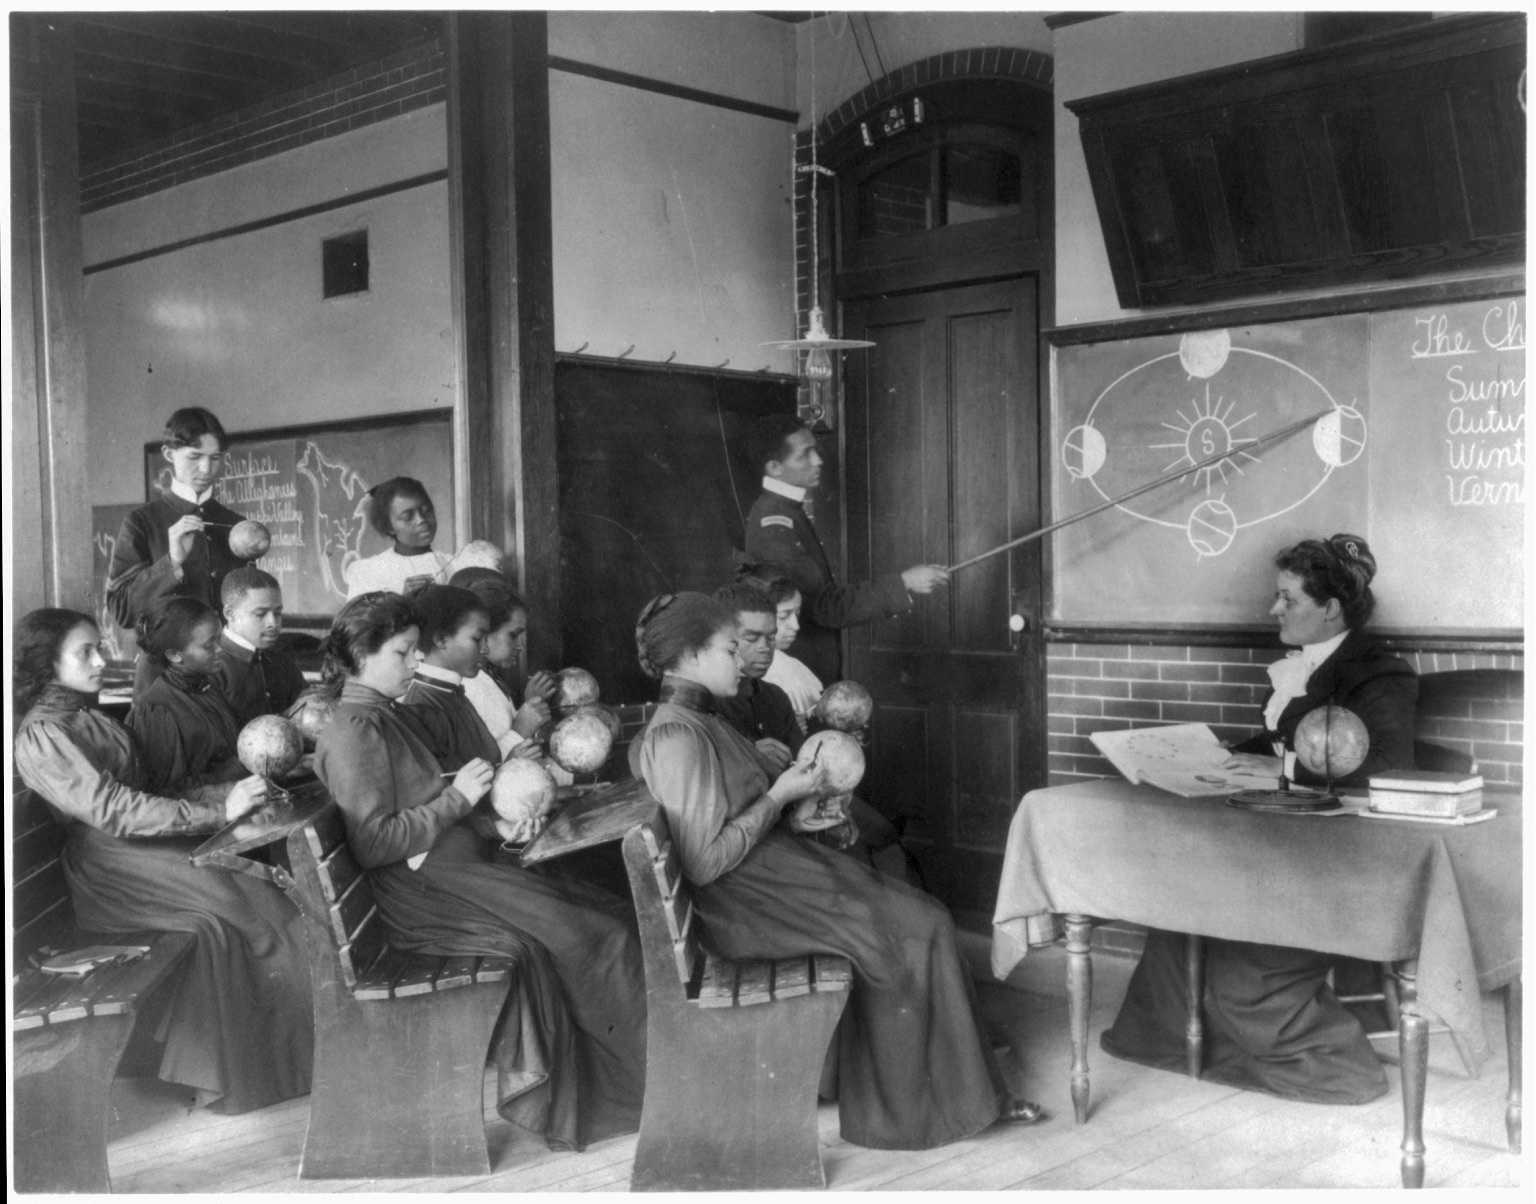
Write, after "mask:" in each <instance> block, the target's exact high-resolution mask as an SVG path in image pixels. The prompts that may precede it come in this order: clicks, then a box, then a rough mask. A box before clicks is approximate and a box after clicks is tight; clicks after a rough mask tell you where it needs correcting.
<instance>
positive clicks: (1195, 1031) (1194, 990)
mask: <svg viewBox="0 0 1536 1204" xmlns="http://www.w3.org/2000/svg"><path fill="white" fill-rule="evenodd" d="M1184 992H1185V995H1186V997H1187V998H1188V1000H1189V1006H1188V1010H1187V1011H1186V1012H1185V1014H1184V1061H1185V1065H1186V1066H1187V1068H1188V1070H1189V1077H1190V1078H1192V1079H1198V1078H1199V1077H1200V1062H1201V1047H1202V1046H1203V1045H1204V1042H1205V1027H1204V1024H1203V1023H1202V1021H1201V1019H1200V1001H1201V1000H1202V999H1203V998H1204V997H1205V942H1204V941H1202V940H1201V939H1200V938H1199V937H1198V936H1196V935H1195V934H1194V933H1192V932H1191V933H1188V934H1186V935H1185V937H1184Z"/></svg>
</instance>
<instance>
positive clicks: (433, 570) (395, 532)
mask: <svg viewBox="0 0 1536 1204" xmlns="http://www.w3.org/2000/svg"><path fill="white" fill-rule="evenodd" d="M368 525H369V526H371V527H372V528H373V529H374V530H375V531H377V532H378V533H379V534H380V535H382V536H383V537H384V538H385V539H388V540H392V541H393V542H392V543H391V544H390V546H389V547H387V548H385V549H384V550H383V551H382V552H379V553H377V554H376V555H373V556H365V557H364V558H363V559H361V560H354V561H353V562H352V563H351V564H350V565H349V566H348V567H347V570H346V574H347V597H348V598H349V599H351V598H356V597H358V596H359V595H361V594H370V593H373V592H375V591H377V590H387V591H389V592H390V593H395V594H404V593H408V592H410V591H412V590H414V589H415V588H416V587H418V586H421V585H430V584H431V583H433V582H439V583H440V582H441V581H442V580H443V570H444V569H445V568H446V567H447V566H448V563H449V562H450V560H451V559H452V557H450V556H446V555H444V554H443V553H442V552H434V551H433V550H432V541H433V540H434V539H436V538H437V509H436V507H434V506H433V505H432V498H431V496H430V495H429V494H428V493H427V487H426V486H425V485H423V484H422V483H421V482H420V481H418V480H416V478H415V477H391V478H390V479H389V480H387V481H384V482H382V483H381V484H378V485H375V486H374V487H373V488H372V489H370V490H369V491H368Z"/></svg>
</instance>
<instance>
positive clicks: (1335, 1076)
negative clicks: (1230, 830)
mask: <svg viewBox="0 0 1536 1204" xmlns="http://www.w3.org/2000/svg"><path fill="white" fill-rule="evenodd" d="M1333 960H1334V959H1332V958H1330V957H1328V956H1326V955H1324V954H1321V953H1309V952H1307V951H1306V950H1304V949H1286V948H1280V947H1278V946H1273V945H1253V944H1247V943H1245V942H1239V941H1218V940H1207V941H1206V942H1205V991H1204V998H1203V1000H1202V1006H1201V1014H1202V1016H1203V1018H1204V1021H1205V1046H1204V1060H1203V1064H1202V1066H1203V1068H1202V1072H1201V1073H1202V1076H1203V1077H1204V1078H1207V1079H1210V1080H1212V1081H1214V1082H1218V1083H1226V1084H1228V1085H1230V1086H1233V1087H1244V1088H1247V1089H1249V1090H1253V1091H1264V1092H1268V1093H1269V1094H1271V1095H1279V1096H1283V1097H1284V1098H1286V1099H1296V1100H1306V1101H1309V1102H1311V1103H1319V1104H1363V1103H1366V1102H1367V1101H1369V1100H1373V1099H1376V1098H1377V1097H1378V1096H1380V1095H1382V1094H1383V1093H1384V1092H1385V1091H1386V1090H1387V1076H1386V1073H1385V1072H1384V1071H1383V1070H1382V1068H1381V1063H1380V1062H1379V1061H1378V1060H1377V1058H1376V1055H1375V1053H1374V1052H1373V1051H1372V1049H1371V1043H1370V1042H1369V1041H1368V1040H1366V1037H1365V1030H1364V1028H1362V1027H1361V1025H1360V1022H1359V1021H1358V1020H1356V1019H1355V1018H1354V1017H1353V1016H1352V1015H1350V1014H1349V1012H1348V1011H1347V1010H1346V1009H1345V1007H1344V1005H1343V1004H1341V1003H1340V1002H1339V1001H1338V999H1337V998H1336V997H1335V996H1334V993H1333V991H1332V989H1331V988H1330V987H1329V986H1328V982H1327V973H1328V967H1329V965H1330V963H1331V962H1332V961H1333ZM1188 998H1189V994H1188V992H1187V990H1186V989H1185V982H1184V937H1183V936H1181V935H1179V934H1178V933H1172V932H1160V931H1156V930H1153V931H1151V932H1148V933H1147V947H1146V951H1145V952H1144V953H1143V954H1142V957H1141V961H1140V963H1139V964H1138V965H1137V966H1136V970H1135V972H1134V973H1133V974H1132V975H1131V982H1130V986H1129V987H1128V988H1127V990H1126V994H1125V1002H1124V1003H1123V1004H1122V1005H1121V1007H1120V1014H1119V1016H1118V1017H1116V1019H1115V1023H1114V1025H1113V1026H1112V1027H1110V1028H1109V1029H1107V1030H1106V1031H1105V1032H1104V1035H1103V1036H1102V1037H1101V1038H1100V1045H1101V1046H1102V1047H1103V1049H1104V1051H1105V1052H1106V1053H1109V1054H1112V1055H1114V1056H1115V1057H1117V1058H1125V1059H1127V1060H1129V1061H1133V1062H1141V1063H1143V1064H1144V1065H1148V1066H1156V1067H1158V1068H1160V1069H1164V1070H1177V1071H1182V1070H1183V1069H1184V1067H1185V1058H1184V1018H1185V1013H1186V1009H1187V1006H1188V1005H1187V1001H1188Z"/></svg>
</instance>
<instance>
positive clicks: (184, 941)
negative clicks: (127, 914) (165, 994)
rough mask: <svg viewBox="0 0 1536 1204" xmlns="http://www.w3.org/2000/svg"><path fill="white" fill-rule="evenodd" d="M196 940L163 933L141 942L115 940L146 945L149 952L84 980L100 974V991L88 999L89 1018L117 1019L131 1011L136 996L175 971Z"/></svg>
mask: <svg viewBox="0 0 1536 1204" xmlns="http://www.w3.org/2000/svg"><path fill="white" fill-rule="evenodd" d="M195 940H196V938H195V937H194V936H193V935H192V934H191V933H190V932H166V933H161V934H160V935H158V936H155V937H153V938H150V939H146V940H143V941H138V940H134V941H128V940H121V939H120V940H119V942H118V943H120V944H147V945H148V946H149V952H148V953H146V954H145V955H144V956H143V957H141V958H139V959H138V960H137V961H132V962H129V963H128V964H127V965H124V966H103V967H102V968H101V969H99V970H93V971H92V972H91V973H90V974H89V975H87V976H86V977H88V978H95V977H96V976H97V975H102V978H103V981H102V988H101V990H100V991H98V992H97V994H96V995H95V996H93V997H92V999H91V1014H92V1015H93V1016H120V1015H124V1014H126V1013H128V1012H131V1011H132V1010H133V1009H134V1007H135V1006H136V1005H137V1003H138V1000H139V998H140V996H142V995H144V994H145V992H147V991H149V990H150V989H151V988H152V987H154V986H155V984H156V983H158V982H159V981H160V980H161V979H162V978H164V977H165V976H166V975H167V974H169V973H170V972H171V971H172V970H174V969H175V968H176V965H177V963H178V962H180V961H181V959H182V958H183V957H185V956H186V955H187V954H188V953H190V952H191V951H192V945H193V943H194V942H195Z"/></svg>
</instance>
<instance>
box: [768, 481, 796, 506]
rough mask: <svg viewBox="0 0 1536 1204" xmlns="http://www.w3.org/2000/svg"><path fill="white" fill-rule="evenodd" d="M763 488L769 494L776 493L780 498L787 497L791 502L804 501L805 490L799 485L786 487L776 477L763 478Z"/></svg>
mask: <svg viewBox="0 0 1536 1204" xmlns="http://www.w3.org/2000/svg"><path fill="white" fill-rule="evenodd" d="M763 488H764V489H765V490H767V491H768V492H769V493H776V494H778V495H779V496H780V497H787V498H788V499H789V500H790V501H792V502H803V501H805V490H804V489H803V488H801V487H800V486H799V485H786V484H785V483H784V482H783V481H781V480H779V478H778V477H764V478H763Z"/></svg>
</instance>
